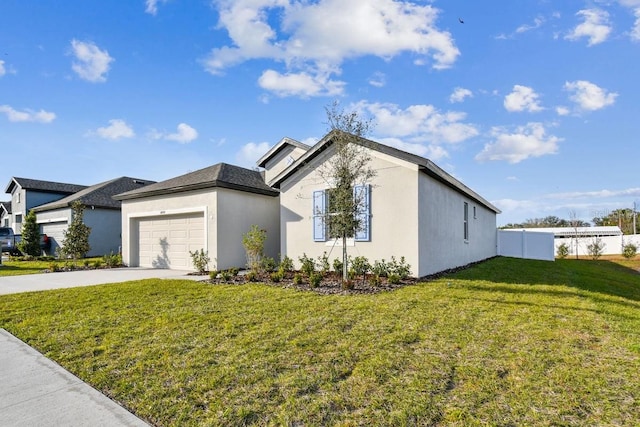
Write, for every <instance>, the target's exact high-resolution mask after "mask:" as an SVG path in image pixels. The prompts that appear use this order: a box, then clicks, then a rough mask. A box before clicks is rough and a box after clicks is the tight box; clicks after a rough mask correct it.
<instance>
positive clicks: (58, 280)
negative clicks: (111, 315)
mask: <svg viewBox="0 0 640 427" xmlns="http://www.w3.org/2000/svg"><path fill="white" fill-rule="evenodd" d="M2 268H3V267H2V266H0V269H2ZM188 273H189V272H188V271H179V270H166V269H164V270H161V269H154V268H140V267H125V268H105V269H98V270H79V271H64V272H58V273H43V274H27V275H24V276H0V295H7V294H15V293H20V292H32V291H46V290H50V289H61V288H74V287H78V286H90V285H101V284H105V283H120V282H128V281H130V280H142V279H186V280H205V279H208V276H190V275H188Z"/></svg>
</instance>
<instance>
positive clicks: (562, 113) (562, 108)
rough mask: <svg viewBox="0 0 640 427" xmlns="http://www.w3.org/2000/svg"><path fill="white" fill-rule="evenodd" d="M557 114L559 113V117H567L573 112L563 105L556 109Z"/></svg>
mask: <svg viewBox="0 0 640 427" xmlns="http://www.w3.org/2000/svg"><path fill="white" fill-rule="evenodd" d="M556 113H558V115H559V116H567V115H569V114H570V113H571V110H569V109H568V108H567V107H565V106H563V105H559V106H557V107H556Z"/></svg>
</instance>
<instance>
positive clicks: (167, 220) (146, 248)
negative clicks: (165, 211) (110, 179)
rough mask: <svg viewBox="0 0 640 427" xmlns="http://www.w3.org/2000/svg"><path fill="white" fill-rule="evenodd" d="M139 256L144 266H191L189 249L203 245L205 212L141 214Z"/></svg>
mask: <svg viewBox="0 0 640 427" xmlns="http://www.w3.org/2000/svg"><path fill="white" fill-rule="evenodd" d="M138 230H139V231H138V248H139V249H138V251H139V253H138V260H139V265H140V266H142V267H154V268H173V269H182V270H184V269H188V270H190V269H192V268H193V265H192V262H191V256H190V255H189V251H195V250H200V249H202V248H204V238H205V236H204V215H203V213H191V214H181V215H175V216H163V217H162V218H158V217H149V218H141V219H140V220H139V221H138Z"/></svg>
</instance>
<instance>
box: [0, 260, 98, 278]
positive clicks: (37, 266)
mask: <svg viewBox="0 0 640 427" xmlns="http://www.w3.org/2000/svg"><path fill="white" fill-rule="evenodd" d="M96 261H98V262H100V261H102V258H100V257H93V258H83V259H79V260H77V261H76V262H75V263H74V262H73V260H53V261H39V260H34V261H22V260H15V259H10V260H8V261H2V265H1V266H0V277H2V276H21V275H24V274H40V273H43V272H44V271H45V270H48V269H50V268H51V267H52V266H53V265H57V266H58V268H63V267H64V266H65V265H67V264H69V265H76V266H77V267H83V266H84V264H85V263H88V264H89V265H93V264H94V263H95V262H96Z"/></svg>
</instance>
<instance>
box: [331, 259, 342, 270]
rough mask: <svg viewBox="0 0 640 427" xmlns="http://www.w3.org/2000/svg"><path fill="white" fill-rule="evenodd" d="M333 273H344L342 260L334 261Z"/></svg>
mask: <svg viewBox="0 0 640 427" xmlns="http://www.w3.org/2000/svg"><path fill="white" fill-rule="evenodd" d="M333 271H335V272H336V273H338V274H341V273H342V260H341V259H340V258H336V259H334V260H333Z"/></svg>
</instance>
